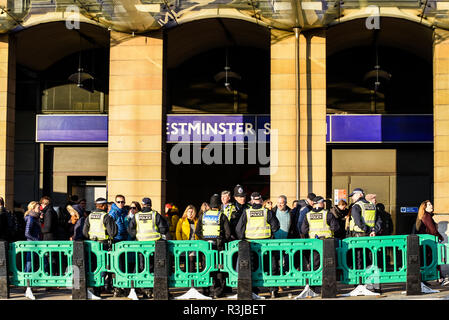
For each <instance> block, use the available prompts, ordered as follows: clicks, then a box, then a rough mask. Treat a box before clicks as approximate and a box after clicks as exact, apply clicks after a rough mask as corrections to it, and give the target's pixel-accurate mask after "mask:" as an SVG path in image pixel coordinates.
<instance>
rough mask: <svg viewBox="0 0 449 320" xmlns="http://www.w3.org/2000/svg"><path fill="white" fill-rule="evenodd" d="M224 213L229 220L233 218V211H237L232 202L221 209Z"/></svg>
mask: <svg viewBox="0 0 449 320" xmlns="http://www.w3.org/2000/svg"><path fill="white" fill-rule="evenodd" d="M221 211H222V212H223V214H224V215H225V216H226V218H228V220H231V216H232V212H233V211H235V207H234V205H233V204H232V203H230V204H228V205H227V206H226V208H224V209H222V210H221Z"/></svg>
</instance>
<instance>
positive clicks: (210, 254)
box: [167, 240, 219, 288]
mask: <svg viewBox="0 0 449 320" xmlns="http://www.w3.org/2000/svg"><path fill="white" fill-rule="evenodd" d="M167 242H168V251H169V261H170V266H171V270H170V274H169V286H170V287H181V288H183V287H190V286H194V287H209V286H211V285H212V278H211V273H212V272H216V271H218V270H219V268H218V251H217V250H213V249H212V244H211V243H209V242H207V241H204V240H176V241H172V240H169V241H167Z"/></svg>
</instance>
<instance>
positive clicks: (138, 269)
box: [110, 240, 218, 288]
mask: <svg viewBox="0 0 449 320" xmlns="http://www.w3.org/2000/svg"><path fill="white" fill-rule="evenodd" d="M167 244H168V256H169V261H170V262H169V265H170V267H171V269H170V270H169V271H170V274H169V280H168V281H169V286H170V287H190V286H191V285H192V283H193V285H194V286H195V287H207V286H211V285H212V279H211V276H210V273H211V272H214V271H218V268H217V260H218V259H217V255H218V252H217V251H216V250H212V245H211V244H210V243H209V242H207V241H201V240H186V241H167ZM154 253H155V242H154V241H122V242H119V243H116V244H114V245H113V250H112V251H111V252H110V256H111V272H113V273H115V278H114V281H113V284H114V286H115V287H119V288H131V286H132V285H134V287H135V288H152V287H154ZM189 255H192V256H193V257H194V261H193V265H192V266H189V263H190V262H189V259H186V258H185V257H186V256H187V257H188V256H189ZM190 264H191V263H190ZM192 267H193V270H192ZM132 282H133V283H132Z"/></svg>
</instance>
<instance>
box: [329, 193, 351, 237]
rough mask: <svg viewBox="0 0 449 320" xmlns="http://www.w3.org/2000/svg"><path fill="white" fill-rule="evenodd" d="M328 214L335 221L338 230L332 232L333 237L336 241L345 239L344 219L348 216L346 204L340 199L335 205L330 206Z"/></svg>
mask: <svg viewBox="0 0 449 320" xmlns="http://www.w3.org/2000/svg"><path fill="white" fill-rule="evenodd" d="M329 212H330V213H331V214H332V215H333V216H334V218H335V219H337V221H338V224H339V228H338V230H337V231H334V237H335V238H337V239H340V240H342V239H344V238H345V237H346V227H345V226H346V220H347V219H346V217H347V216H348V214H349V209H348V203H347V202H346V201H345V200H343V199H341V200H340V201H338V204H337V205H334V206H332V208H331V209H330V210H329Z"/></svg>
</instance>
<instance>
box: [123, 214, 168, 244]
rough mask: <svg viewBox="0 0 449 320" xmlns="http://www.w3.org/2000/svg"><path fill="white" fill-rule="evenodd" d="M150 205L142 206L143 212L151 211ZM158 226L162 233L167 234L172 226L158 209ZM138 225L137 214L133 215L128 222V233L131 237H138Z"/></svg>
mask: <svg viewBox="0 0 449 320" xmlns="http://www.w3.org/2000/svg"><path fill="white" fill-rule="evenodd" d="M150 211H151V208H150V207H144V208H142V213H145V212H150ZM156 226H157V228H158V230H159V233H160V234H163V235H167V233H168V231H169V228H170V226H169V225H168V222H167V220H165V218H164V217H163V216H161V215H160V214H159V212H157V211H156ZM136 228H137V225H136V216H134V217H132V219H131V220H129V223H128V235H129V236H130V237H131V239H133V240H135V239H136V233H137V229H136Z"/></svg>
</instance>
